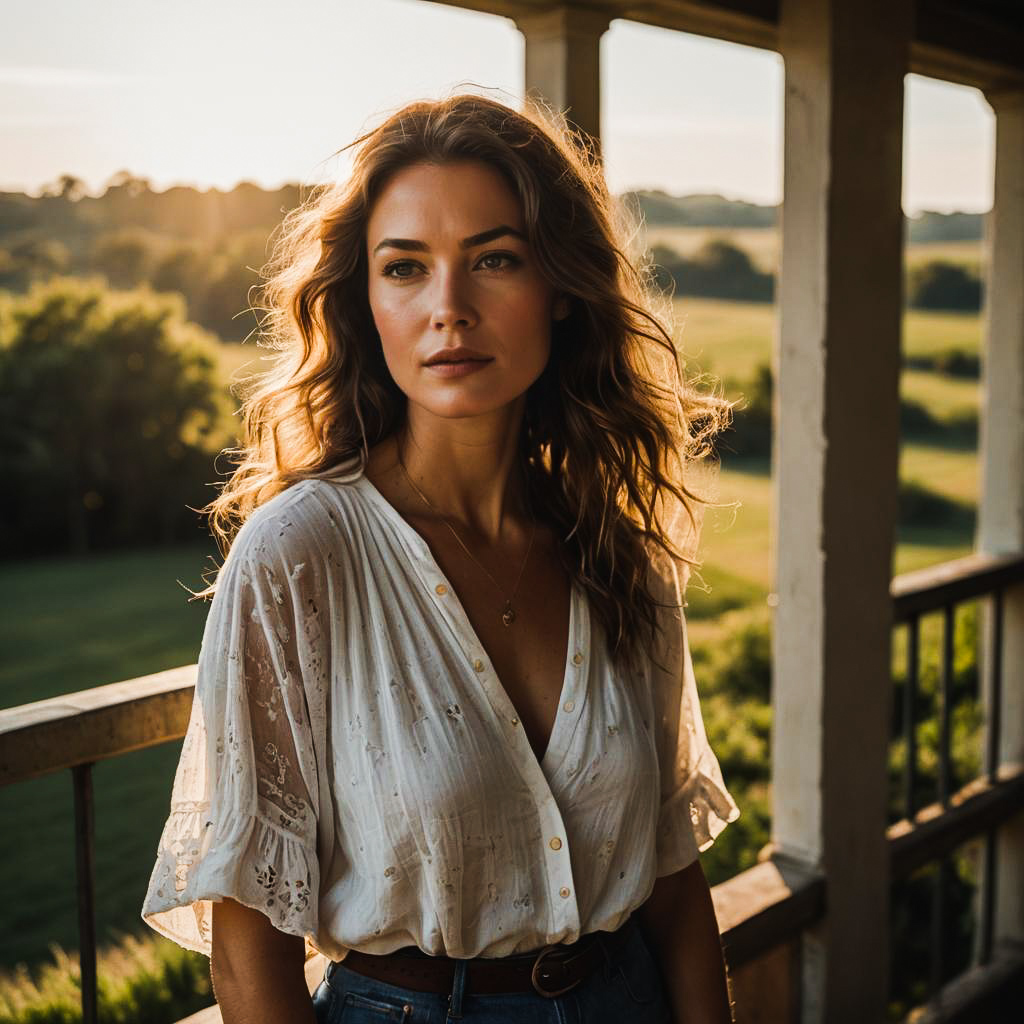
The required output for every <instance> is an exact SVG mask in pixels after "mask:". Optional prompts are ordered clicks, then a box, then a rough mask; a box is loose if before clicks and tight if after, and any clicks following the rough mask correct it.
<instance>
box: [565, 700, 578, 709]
mask: <svg viewBox="0 0 1024 1024" xmlns="http://www.w3.org/2000/svg"><path fill="white" fill-rule="evenodd" d="M575 708H576V701H574V700H567V701H566V702H565V703H564V704H563V705H562V710H563V711H573V710H575Z"/></svg>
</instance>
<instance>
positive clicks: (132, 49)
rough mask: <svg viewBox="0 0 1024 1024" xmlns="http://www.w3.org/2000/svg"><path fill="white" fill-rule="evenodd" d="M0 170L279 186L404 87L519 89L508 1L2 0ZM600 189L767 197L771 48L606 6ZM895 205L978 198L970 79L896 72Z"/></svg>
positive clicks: (321, 174) (412, 91)
mask: <svg viewBox="0 0 1024 1024" xmlns="http://www.w3.org/2000/svg"><path fill="white" fill-rule="evenodd" d="M4 7H5V9H4V15H3V21H4V28H5V31H4V32H3V33H2V34H0V190H14V191H29V192H33V193H35V192H38V191H39V189H40V188H41V186H42V185H44V184H45V183H47V182H51V181H53V180H55V179H56V178H57V177H58V176H59V175H60V174H62V173H65V172H66V173H70V174H73V175H75V176H76V177H79V178H81V179H83V180H84V181H85V182H86V184H87V185H88V186H89V188H90V190H91V191H93V192H99V191H102V188H103V185H104V183H105V182H106V180H107V179H109V178H110V177H111V175H113V174H114V173H115V172H117V171H120V170H129V171H131V172H132V173H134V174H136V175H139V176H141V177H144V178H148V179H149V180H150V181H151V182H152V184H153V186H154V187H156V188H161V189H162V188H166V187H168V186H170V185H173V184H191V185H196V186H199V187H201V188H208V187H211V186H216V187H219V188H231V187H232V186H233V185H235V184H236V183H237V182H238V181H241V180H246V181H254V182H256V183H258V184H261V185H264V186H268V187H274V186H277V185H279V184H282V183H284V182H296V181H298V182H302V183H307V184H308V183H312V182H315V181H323V180H326V179H329V178H331V177H334V176H337V175H340V174H343V173H344V171H345V166H346V165H345V162H344V158H340V157H337V156H335V155H334V154H336V153H337V152H338V150H340V149H341V148H342V147H343V146H345V145H346V144H347V143H348V142H350V141H351V140H352V139H353V138H355V137H356V135H357V134H358V133H359V131H360V130H361V129H362V128H365V127H370V126H372V125H374V124H376V123H377V122H378V121H380V120H381V119H382V117H383V116H384V115H386V114H387V113H388V112H389V111H391V110H393V109H395V108H396V107H398V106H400V105H402V104H403V103H404V102H407V101H408V100H410V99H415V98H421V97H435V96H442V95H446V94H449V93H451V92H453V91H456V90H458V89H459V88H460V87H463V86H466V85H471V86H472V87H474V88H483V89H486V90H488V91H489V92H490V94H491V95H493V96H495V97H497V98H499V99H505V100H506V102H509V103H512V104H515V103H516V102H517V101H518V100H519V99H521V97H522V93H523V39H522V36H521V34H520V33H519V32H518V31H517V30H516V29H515V27H514V25H513V24H512V22H511V21H509V20H507V19H505V18H499V17H495V16H491V15H486V14H478V13H474V12H470V11H462V10H459V9H457V8H452V7H447V6H445V5H442V4H435V3H428V2H424V0H289V2H288V3H284V2H281V0H175V2H174V3H173V4H170V3H167V2H166V0H161V2H159V3H157V2H155V0H131V2H129V0H92V2H90V3H88V4H86V3H82V2H80V0H32V2H28V3H17V4H15V2H14V0H4ZM601 64H602V82H601V94H602V95H601V102H602V140H603V148H604V156H605V167H606V173H607V177H608V183H609V186H610V187H611V189H612V191H614V192H621V191H624V190H626V189H630V188H658V189H662V190H664V191H666V192H670V193H673V194H676V195H684V194H689V193H694V192H714V193H718V194H721V195H724V196H727V197H728V198H732V199H745V200H748V201H750V202H757V203H777V202H779V201H780V199H781V196H782V156H781V142H782V105H783V74H782V59H781V58H780V57H779V56H778V55H777V54H775V53H772V52H770V51H766V50H758V49H755V48H752V47H745V46H737V45H734V44H729V43H723V42H719V41H716V40H710V39H703V38H700V37H698V36H692V35H688V34H685V33H681V32H671V31H668V30H665V29H656V28H651V27H649V26H644V25H639V24H636V23H631V22H626V21H615V22H613V23H612V26H611V28H610V29H609V30H608V31H607V32H606V33H605V35H604V37H603V39H602V42H601ZM905 115H906V116H905V128H904V135H905V146H904V154H905V155H904V193H903V197H904V209H905V210H906V211H907V212H908V213H910V214H914V213H917V212H918V211H920V210H922V209H929V210H941V211H943V212H948V211H950V210H954V209H958V210H971V211H978V210H987V209H988V208H989V207H990V206H991V203H992V149H993V143H994V119H993V116H992V113H991V111H990V109H989V107H988V105H987V104H986V103H985V101H984V98H983V97H982V95H981V94H980V93H979V92H978V91H977V90H974V89H967V88H963V87H959V86H952V85H949V84H946V83H942V82H938V81H935V80H932V79H925V78H921V77H919V76H915V75H911V76H908V78H907V92H906V108H905Z"/></svg>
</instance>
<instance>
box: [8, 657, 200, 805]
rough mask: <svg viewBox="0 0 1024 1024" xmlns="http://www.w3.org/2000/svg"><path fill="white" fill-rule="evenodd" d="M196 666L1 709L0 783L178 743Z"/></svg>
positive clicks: (185, 723) (185, 724)
mask: <svg viewBox="0 0 1024 1024" xmlns="http://www.w3.org/2000/svg"><path fill="white" fill-rule="evenodd" d="M195 683H196V666H195V665H185V666H183V667H181V668H172V669H169V670H168V671H167V672H157V673H156V674H155V675H151V676H141V677H140V678H138V679H128V680H126V681H125V682H123V683H111V684H110V685H108V686H97V687H95V688H93V689H91V690H79V691H78V692H77V693H68V694H65V695H64V696H62V697H51V698H50V699H49V700H39V701H35V702H34V703H32V704H22V705H21V706H20V707H16V708H6V709H4V710H2V711H0V786H6V785H10V784H11V783H13V782H24V781H25V780H26V779H33V778H35V777H36V776H39V775H48V774H49V773H50V772H56V771H60V770H61V769H63V768H73V767H74V766H75V765H79V764H89V763H91V762H95V761H104V760H106V759H108V758H111V757H118V756H119V755H121V754H127V753H130V752H131V751H133V750H142V749H143V748H144V747H154V746H156V745H157V744H160V743H166V742H168V741H169V740H177V739H181V738H182V736H184V735H185V729H186V727H187V725H188V716H189V711H190V709H191V706H192V694H193V691H194V690H195Z"/></svg>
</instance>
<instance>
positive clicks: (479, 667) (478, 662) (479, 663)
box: [473, 658, 484, 672]
mask: <svg viewBox="0 0 1024 1024" xmlns="http://www.w3.org/2000/svg"><path fill="white" fill-rule="evenodd" d="M473 668H475V669H476V670H477V672H483V670H484V663H483V662H482V661H481V660H480V659H479V658H477V659H476V661H474V662H473Z"/></svg>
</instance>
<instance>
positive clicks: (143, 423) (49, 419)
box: [0, 279, 225, 554]
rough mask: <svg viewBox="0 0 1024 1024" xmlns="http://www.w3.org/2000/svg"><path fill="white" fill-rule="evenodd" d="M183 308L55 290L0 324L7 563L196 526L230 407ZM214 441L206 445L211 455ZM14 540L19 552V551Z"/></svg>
mask: <svg viewBox="0 0 1024 1024" xmlns="http://www.w3.org/2000/svg"><path fill="white" fill-rule="evenodd" d="M215 360H216V348H215V343H214V342H213V341H212V339H210V337H209V336H208V335H206V334H205V333H204V332H202V331H201V330H200V329H199V328H197V327H195V326H194V325H191V324H186V323H185V322H184V321H183V318H182V308H181V301H180V300H179V299H177V298H176V297H171V296H160V297H155V296H153V295H152V294H151V293H149V292H129V293H111V292H108V291H107V290H106V289H105V288H104V287H103V286H102V285H101V284H99V283H98V282H96V281H84V282H83V281H75V280H71V279H55V280H54V281H52V282H50V283H49V284H46V285H42V286H39V285H37V286H36V287H34V288H33V290H32V291H31V292H30V293H29V294H28V295H27V296H24V297H22V298H17V299H10V300H8V303H7V307H6V309H5V310H4V313H3V316H2V318H0V471H2V473H3V478H4V483H5V494H6V500H5V501H4V503H3V505H2V506H0V508H2V512H0V517H2V522H3V526H4V529H3V534H2V540H0V551H3V553H5V554H11V553H14V552H17V553H19V554H24V553H26V551H30V550H40V549H46V550H53V549H55V548H57V549H60V548H67V547H70V548H72V549H74V550H78V551H83V550H87V549H89V548H91V547H96V546H112V545H117V544H124V543H152V542H154V541H166V540H169V539H171V538H173V537H175V536H181V535H183V534H185V535H187V534H188V532H189V527H190V526H191V529H192V530H193V531H194V529H195V527H196V518H195V515H194V514H193V513H191V512H189V511H188V509H187V507H186V506H187V505H193V506H198V505H201V504H204V503H205V501H206V500H207V494H206V492H205V486H204V485H205V481H207V480H208V479H209V478H210V477H211V475H212V470H213V466H212V452H211V450H210V449H211V448H213V449H216V448H217V447H219V446H220V444H221V443H223V441H224V440H225V439H224V438H221V437H215V436H214V435H215V432H216V430H217V426H218V423H219V421H220V415H221V409H222V401H223V400H222V398H221V395H220V393H219V390H218V389H217V387H216V384H215V379H214V367H215ZM211 442H212V443H211ZM192 535H194V533H193V534H192ZM19 541H20V543H19Z"/></svg>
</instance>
